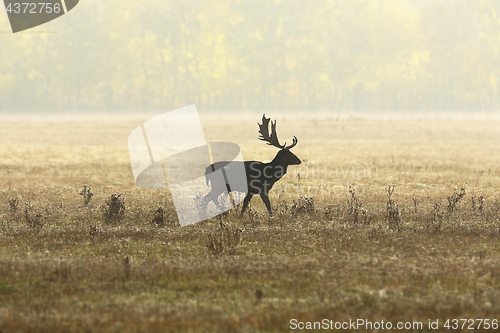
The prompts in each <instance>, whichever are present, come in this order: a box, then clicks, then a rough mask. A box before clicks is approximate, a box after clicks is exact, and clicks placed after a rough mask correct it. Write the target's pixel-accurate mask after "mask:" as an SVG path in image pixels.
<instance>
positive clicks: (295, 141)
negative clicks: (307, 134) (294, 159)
mask: <svg viewBox="0 0 500 333" xmlns="http://www.w3.org/2000/svg"><path fill="white" fill-rule="evenodd" d="M297 142H299V140H297V138H296V137H295V135H294V136H293V140H292V144H291V145H289V146H288V147H285V148H283V149H292V148H293V147H295V145H296V144H297ZM285 145H286V142H285Z"/></svg>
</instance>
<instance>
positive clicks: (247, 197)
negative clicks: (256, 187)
mask: <svg viewBox="0 0 500 333" xmlns="http://www.w3.org/2000/svg"><path fill="white" fill-rule="evenodd" d="M252 196H253V194H250V193H248V194H247V196H246V197H245V199H243V208H241V214H240V218H241V217H242V216H243V213H244V212H245V210H246V209H247V206H248V204H249V203H250V200H252Z"/></svg>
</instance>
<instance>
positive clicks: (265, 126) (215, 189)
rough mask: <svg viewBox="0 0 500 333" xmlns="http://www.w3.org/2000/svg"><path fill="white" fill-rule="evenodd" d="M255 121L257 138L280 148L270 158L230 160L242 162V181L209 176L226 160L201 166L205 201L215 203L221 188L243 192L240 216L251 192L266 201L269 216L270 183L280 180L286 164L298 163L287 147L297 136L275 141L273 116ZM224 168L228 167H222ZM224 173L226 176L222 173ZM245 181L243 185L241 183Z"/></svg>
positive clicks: (222, 165) (216, 203)
mask: <svg viewBox="0 0 500 333" xmlns="http://www.w3.org/2000/svg"><path fill="white" fill-rule="evenodd" d="M269 122H271V134H269ZM258 125H259V133H260V136H259V139H260V140H262V141H264V142H267V144H268V145H270V146H274V147H276V148H279V149H280V151H279V152H278V153H277V154H276V156H275V157H274V159H273V160H272V161H271V162H269V163H263V162H259V161H245V162H232V163H244V167H245V172H246V184H231V186H229V183H228V182H227V181H223V182H221V181H220V178H218V179H217V181H216V179H215V177H213V175H214V171H217V170H219V169H221V168H222V169H224V167H225V166H226V165H228V164H229V163H230V162H227V161H222V162H217V163H214V164H211V165H210V166H208V167H207V168H206V170H205V180H206V182H207V186H210V192H209V193H208V194H207V195H206V196H205V197H204V198H203V200H204V202H205V204H206V205H208V204H209V203H210V201H213V203H214V204H215V205H216V206H219V205H220V203H219V201H218V198H219V196H220V195H221V194H222V193H224V192H225V191H227V192H228V193H229V192H233V191H235V192H244V193H246V196H245V198H244V199H243V207H242V209H241V213H240V217H241V216H243V213H244V212H245V210H246V209H247V207H248V204H249V203H250V200H251V199H252V197H253V196H254V195H260V197H261V198H262V201H264V203H265V204H266V207H267V211H268V212H269V216H273V213H272V210H271V203H270V202H269V191H270V190H271V188H272V187H273V186H274V184H275V183H276V182H277V181H278V180H280V179H281V178H282V177H283V176H284V175H285V174H286V172H287V169H288V166H290V165H299V164H300V163H302V162H301V161H300V159H299V158H298V157H297V156H295V154H294V153H292V152H291V151H290V149H292V148H293V147H295V145H297V142H298V140H297V138H296V137H295V136H294V137H293V140H292V144H291V145H289V146H286V143H285V144H283V145H281V144H280V143H279V141H278V134H277V133H276V120H275V121H274V122H273V121H271V119H270V118H266V115H265V114H264V115H262V124H258ZM225 172H228V170H225ZM225 177H226V176H225ZM245 185H246V186H245Z"/></svg>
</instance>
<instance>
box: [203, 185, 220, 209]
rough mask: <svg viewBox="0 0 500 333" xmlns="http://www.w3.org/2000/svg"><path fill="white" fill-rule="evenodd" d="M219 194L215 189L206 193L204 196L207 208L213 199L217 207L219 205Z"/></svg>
mask: <svg viewBox="0 0 500 333" xmlns="http://www.w3.org/2000/svg"><path fill="white" fill-rule="evenodd" d="M219 195H220V194H219ZM219 195H217V193H215V192H214V191H213V190H212V191H210V192H209V193H208V194H207V195H205V196H204V197H203V204H204V206H205V209H207V208H208V204H209V203H210V201H212V202H213V203H214V205H215V206H216V207H219Z"/></svg>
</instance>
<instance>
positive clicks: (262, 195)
mask: <svg viewBox="0 0 500 333" xmlns="http://www.w3.org/2000/svg"><path fill="white" fill-rule="evenodd" d="M260 197H261V198H262V201H264V203H265V204H266V207H267V211H268V212H269V216H271V217H272V216H273V212H272V211H271V202H270V201H269V197H268V196H267V194H265V193H261V194H260Z"/></svg>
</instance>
